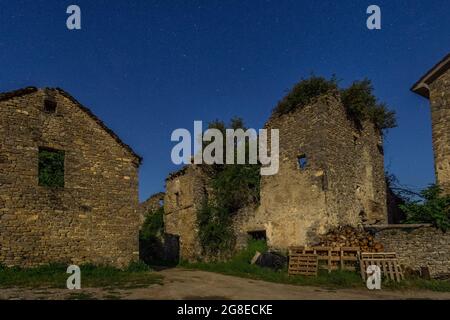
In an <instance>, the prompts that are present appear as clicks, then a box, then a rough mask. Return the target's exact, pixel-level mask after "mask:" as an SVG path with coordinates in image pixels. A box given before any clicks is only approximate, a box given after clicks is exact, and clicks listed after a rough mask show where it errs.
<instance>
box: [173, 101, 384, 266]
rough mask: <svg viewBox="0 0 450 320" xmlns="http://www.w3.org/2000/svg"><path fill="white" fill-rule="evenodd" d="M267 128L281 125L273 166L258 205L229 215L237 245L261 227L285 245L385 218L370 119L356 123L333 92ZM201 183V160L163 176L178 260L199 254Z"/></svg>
mask: <svg viewBox="0 0 450 320" xmlns="http://www.w3.org/2000/svg"><path fill="white" fill-rule="evenodd" d="M266 128H268V129H270V128H276V129H279V130H280V168H279V172H278V174H276V175H273V176H264V177H262V181H261V203H260V206H259V207H247V208H244V209H243V210H241V211H240V212H239V213H238V214H237V215H236V216H235V220H234V224H233V226H234V230H235V233H236V239H237V246H238V247H241V246H244V245H245V244H246V242H247V239H248V237H249V235H251V234H252V233H253V232H258V234H261V233H262V232H265V234H266V237H267V242H268V244H269V246H270V247H271V248H274V249H278V250H287V248H288V247H289V246H291V245H305V244H310V243H313V242H315V241H316V240H317V236H318V235H319V234H322V233H325V232H327V231H328V230H329V229H330V228H332V227H335V226H337V225H353V226H357V225H359V224H362V223H366V224H370V223H386V221H387V211H386V210H387V209H386V184H385V176H384V164H383V161H384V160H383V159H384V156H383V147H382V137H381V135H380V132H379V130H377V129H375V128H374V126H373V125H372V124H371V123H364V124H363V125H362V127H361V128H358V127H357V126H356V125H355V123H354V122H353V121H352V120H349V119H348V118H347V114H346V111H345V109H344V106H343V105H342V103H341V102H340V98H339V96H338V95H334V94H331V95H327V96H322V97H320V98H319V99H318V100H317V101H315V102H314V103H311V104H310V105H309V106H306V107H304V108H300V109H297V110H296V111H294V112H292V113H289V114H286V115H282V116H273V117H272V118H271V119H269V121H268V122H267V124H266ZM269 145H270V144H269ZM302 158H304V159H303V160H305V161H306V165H305V166H304V167H303V168H301V167H300V164H299V160H300V159H302ZM207 181H208V180H207V175H205V173H204V172H203V170H202V169H201V167H200V166H187V167H185V168H183V169H182V170H180V171H178V172H177V173H175V174H173V175H171V176H170V177H169V178H168V179H167V181H166V196H165V201H164V208H165V228H166V232H167V233H169V234H175V235H178V236H179V237H180V247H181V252H180V256H181V259H185V260H199V259H205V257H202V252H201V248H200V245H199V241H198V236H197V233H198V228H197V221H196V211H197V208H198V207H199V205H201V203H202V201H203V199H205V197H207V196H208V190H207ZM206 258H207V257H206Z"/></svg>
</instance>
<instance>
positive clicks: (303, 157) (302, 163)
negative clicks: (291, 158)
mask: <svg viewBox="0 0 450 320" xmlns="http://www.w3.org/2000/svg"><path fill="white" fill-rule="evenodd" d="M297 161H298V167H299V168H300V169H302V170H303V169H305V168H306V166H307V165H308V158H306V155H305V154H302V155H301V156H298V157H297Z"/></svg>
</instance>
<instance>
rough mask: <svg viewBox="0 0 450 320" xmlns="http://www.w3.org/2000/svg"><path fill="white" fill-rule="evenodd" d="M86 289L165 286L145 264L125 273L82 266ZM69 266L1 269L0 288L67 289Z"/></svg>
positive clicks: (137, 265) (102, 267) (82, 282)
mask: <svg viewBox="0 0 450 320" xmlns="http://www.w3.org/2000/svg"><path fill="white" fill-rule="evenodd" d="M80 269H81V287H82V288H126V289H128V288H141V287H147V286H149V285H151V284H161V279H162V277H161V276H160V275H157V274H155V273H154V272H152V270H151V269H150V268H149V267H148V266H146V265H144V264H142V263H134V264H131V265H130V266H129V267H128V268H127V269H125V270H119V269H116V268H113V267H109V266H94V265H82V266H80ZM66 270H67V265H62V264H51V265H46V266H41V267H37V268H30V269H22V268H5V267H0V287H1V288H8V287H28V288H39V287H45V288H66V281H67V278H68V277H69V276H70V274H68V273H66Z"/></svg>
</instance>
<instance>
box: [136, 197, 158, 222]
mask: <svg viewBox="0 0 450 320" xmlns="http://www.w3.org/2000/svg"><path fill="white" fill-rule="evenodd" d="M162 207H164V192H159V193H156V194H154V195H152V196H150V197H149V198H148V199H147V200H145V201H144V202H142V203H140V204H139V216H140V225H141V226H142V224H143V223H144V221H145V218H146V216H147V214H149V213H151V212H154V211H156V210H158V209H159V208H162Z"/></svg>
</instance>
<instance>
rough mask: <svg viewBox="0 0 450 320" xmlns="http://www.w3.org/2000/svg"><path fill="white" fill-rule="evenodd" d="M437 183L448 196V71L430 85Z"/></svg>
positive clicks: (449, 78) (449, 92) (449, 179)
mask: <svg viewBox="0 0 450 320" xmlns="http://www.w3.org/2000/svg"><path fill="white" fill-rule="evenodd" d="M430 103H431V121H432V126H433V148H434V159H435V170H436V177H437V183H438V184H439V185H441V186H442V187H443V188H444V191H445V192H446V193H447V194H450V69H448V70H447V71H446V72H445V73H444V74H442V75H441V76H440V77H439V78H437V79H436V80H434V81H433V82H432V83H431V84H430Z"/></svg>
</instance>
